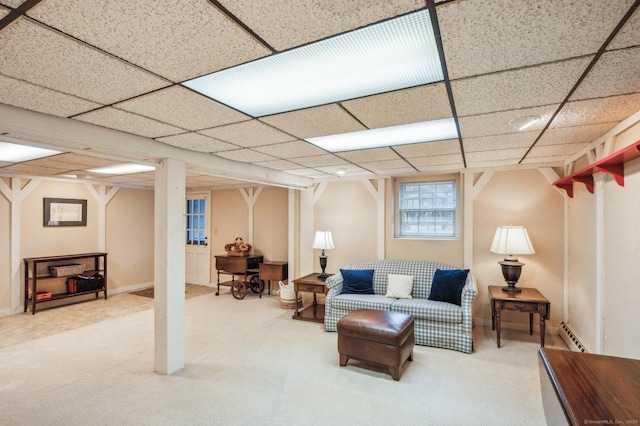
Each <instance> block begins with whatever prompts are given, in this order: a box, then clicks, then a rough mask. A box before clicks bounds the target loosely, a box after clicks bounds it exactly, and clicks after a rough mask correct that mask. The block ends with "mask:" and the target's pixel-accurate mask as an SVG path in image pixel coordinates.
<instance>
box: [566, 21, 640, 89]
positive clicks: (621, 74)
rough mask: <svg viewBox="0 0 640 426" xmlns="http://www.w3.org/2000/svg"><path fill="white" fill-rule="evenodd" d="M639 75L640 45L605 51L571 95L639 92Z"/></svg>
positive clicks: (639, 30) (639, 29)
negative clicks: (632, 47)
mask: <svg viewBox="0 0 640 426" xmlns="http://www.w3.org/2000/svg"><path fill="white" fill-rule="evenodd" d="M638 32H640V28H638ZM639 75H640V47H638V48H635V49H625V50H618V51H615V52H605V53H604V54H603V55H602V56H601V57H600V59H599V60H598V62H596V64H595V65H594V67H593V68H592V69H591V71H589V74H587V76H586V77H585V79H584V80H583V81H582V83H581V84H580V86H578V88H577V89H576V91H575V92H574V93H573V94H572V95H571V100H572V101H575V100H580V99H590V98H603V97H605V96H615V95H625V94H628V93H638V92H640V78H638V76H639Z"/></svg>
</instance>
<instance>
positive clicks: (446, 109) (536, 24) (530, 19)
mask: <svg viewBox="0 0 640 426" xmlns="http://www.w3.org/2000/svg"><path fill="white" fill-rule="evenodd" d="M0 4H1V5H3V6H0V57H1V58H2V60H1V61H0V104H6V105H11V106H14V107H18V108H22V109H25V110H30V111H37V112H40V113H44V114H49V115H52V116H57V117H64V118H68V119H71V120H76V121H78V122H84V123H90V124H91V125H94V126H100V127H102V128H108V129H115V130H118V131H121V132H125V133H127V134H131V135H137V136H143V137H145V138H149V139H155V143H157V144H160V145H162V146H164V147H166V146H167V145H170V146H171V147H172V148H173V149H175V148H178V149H180V150H184V151H187V152H191V153H197V154H198V155H202V156H205V155H206V156H210V157H207V158H214V157H220V158H223V159H229V160H232V161H236V162H237V167H238V169H239V168H242V167H246V165H247V163H252V164H253V165H255V166H259V167H260V168H264V169H266V170H267V171H269V170H271V171H278V172H284V173H288V174H289V175H292V176H293V177H304V178H309V179H313V180H322V179H335V178H336V171H337V169H339V168H341V169H345V170H346V177H347V178H348V177H350V176H354V177H360V176H369V177H375V176H393V175H405V174H408V173H416V172H420V173H423V172H424V173H440V172H450V171H459V170H464V169H465V168H474V169H475V168H479V169H482V168H492V167H505V166H506V167H511V168H517V167H519V166H520V165H529V164H535V165H544V166H551V167H555V166H560V165H562V164H563V162H564V161H565V160H566V159H567V158H569V157H572V156H573V155H575V154H576V153H577V152H579V151H580V150H582V149H583V148H584V147H585V146H586V145H588V144H589V143H590V142H592V141H593V140H595V139H597V138H598V137H599V136H601V135H602V134H604V133H606V132H607V131H609V130H610V129H611V128H613V127H614V126H615V125H616V124H617V123H619V122H620V121H622V120H624V119H625V118H627V117H629V116H630V115H632V114H634V113H635V112H637V111H638V110H640V12H638V11H637V10H636V11H635V12H633V14H632V15H631V16H630V18H629V20H628V21H627V22H626V24H625V25H623V26H622V27H621V29H620V31H619V33H618V34H617V35H616V36H615V37H613V38H612V40H611V42H610V43H609V45H608V46H606V51H605V52H604V53H602V55H601V56H600V57H599V58H598V60H597V61H596V62H595V64H594V65H593V67H592V68H591V69H589V65H590V63H591V62H592V60H593V59H594V58H597V54H598V51H599V49H601V47H602V46H603V45H604V43H605V41H606V40H607V39H608V38H609V37H610V35H611V34H612V32H613V31H614V29H615V28H616V27H617V26H618V24H619V23H620V22H621V20H622V19H623V17H624V16H625V14H626V13H627V12H628V11H630V8H631V7H632V6H634V5H637V4H638V1H636V0H611V1H606V2H603V1H600V0H540V1H536V2H531V1H529V0H465V1H461V0H457V1H456V0H452V1H449V0H443V1H436V2H435V6H434V7H435V10H436V13H437V19H438V24H439V28H440V33H441V40H442V48H443V54H444V58H445V61H446V71H447V73H448V77H449V81H444V82H439V83H434V84H429V85H423V86H418V87H413V88H408V89H404V90H397V91H393V92H389V93H381V94H376V95H372V96H367V97H363V98H358V99H350V100H346V101H343V102H337V103H333V104H328V105H320V106H316V107H310V108H306V109H301V110H297V111H291V112H285V113H281V114H275V115H271V116H266V117H258V118H252V117H249V116H247V115H245V114H243V113H241V112H238V111H236V110H234V109H232V108H229V107H228V106H225V105H223V104H221V103H218V102H216V101H214V100H212V99H209V98H205V97H203V96H201V95H199V94H196V93H195V92H193V91H191V90H189V89H186V88H184V87H183V86H181V85H180V83H182V82H183V81H185V80H188V79H191V78H194V77H198V76H201V75H205V74H208V73H212V72H215V71H218V70H221V69H226V68H229V67H233V66H235V65H240V64H242V63H246V62H248V61H252V60H256V59H259V58H262V57H266V56H269V55H271V54H276V53H277V52H281V51H283V50H287V49H291V48H295V47H297V46H300V45H304V44H307V43H311V42H314V41H316V40H321V39H324V38H327V37H331V36H333V35H337V34H341V33H344V32H347V31H351V30H354V29H357V28H361V27H363V26H367V25H371V24H374V23H377V22H380V21H383V20H387V19H392V18H394V17H397V16H400V15H403V14H407V13H411V12H414V11H418V10H423V9H424V8H425V7H427V6H428V2H427V1H426V0H398V1H393V2H389V1H372V0H355V1H349V2H345V1H338V0H327V1H297V0H261V1H259V2H256V1H252V0H211V1H207V0H180V1H178V0H139V1H135V2H133V1H130V2H122V1H118V0H85V1H82V2H78V1H74V0H42V1H41V2H39V3H38V4H37V5H36V6H34V7H32V8H31V9H29V10H26V9H25V10H22V11H20V10H14V9H17V8H19V7H21V6H23V7H25V8H26V3H25V2H23V1H22V0H0ZM12 11H13V14H10V12H12ZM16 14H17V19H14V20H11V21H10V20H9V18H12V16H14V15H16ZM3 22H4V24H3ZM585 70H588V72H587V73H586V76H585V78H584V79H583V80H582V81H581V82H580V84H579V85H578V86H577V88H576V90H575V91H574V92H573V93H571V90H572V89H573V88H574V86H575V85H576V84H577V83H578V82H579V81H580V78H581V76H582V75H583V73H585ZM447 84H450V90H451V92H450V93H449V91H448V87H447ZM565 102H566V103H565ZM560 107H561V108H560ZM556 113H557V114H556ZM454 114H455V117H456V119H457V120H458V123H459V127H460V132H461V134H460V140H457V139H454V140H448V141H440V142H429V143H417V144H412V145H402V146H392V147H385V148H378V149H371V150H360V151H351V152H340V153H337V154H332V153H329V152H326V151H324V150H322V149H320V148H318V147H316V146H314V145H312V144H310V143H308V142H306V141H305V140H304V139H305V138H311V137H318V136H326V135H331V134H338V133H346V132H354V131H361V130H366V129H375V128H381V127H387V126H394V125H399V124H408V123H415V122H420V121H427V120H434V119H440V118H446V117H451V116H452V115H454ZM529 115H531V116H538V117H541V120H540V121H538V122H537V123H536V124H534V125H533V126H532V127H530V128H529V129H527V130H526V131H525V132H518V131H516V130H515V129H514V128H513V127H512V126H510V125H509V121H510V120H512V119H514V118H517V117H522V116H529ZM88 129H90V128H88ZM3 132H7V133H11V140H12V141H15V140H18V141H20V140H22V141H24V143H25V144H32V143H33V142H32V141H34V135H33V134H30V133H28V132H25V134H18V132H15V131H13V130H12V131H5V130H2V129H1V128H0V133H3ZM35 139H37V140H35V141H34V142H36V145H38V146H41V145H43V144H44V145H49V146H51V147H54V148H55V147H57V148H55V149H59V150H64V149H61V148H65V147H66V148H68V149H67V150H64V151H65V152H66V153H65V154H60V155H58V156H55V157H52V158H50V159H49V160H47V159H42V160H33V161H28V162H24V163H19V164H13V163H6V162H2V159H0V174H5V175H6V174H9V175H11V174H20V175H24V174H34V175H53V176H63V175H65V174H69V173H71V172H73V171H81V170H86V169H88V168H91V167H95V165H94V164H95V163H100V164H102V163H113V162H116V161H121V160H122V159H123V157H125V158H129V159H130V160H131V161H135V160H149V161H155V160H157V158H156V153H155V152H151V151H150V152H147V153H144V152H140V150H139V149H135V150H134V149H132V150H131V151H130V152H128V151H127V150H126V149H117V150H116V149H110V148H109V147H108V146H106V145H99V146H91V147H86V146H83V145H82V142H81V141H78V140H69V141H68V142H67V143H63V142H61V141H60V140H58V139H55V138H51V139H50V140H48V139H47V135H44V134H38V137H37V138H35ZM160 145H159V146H160ZM79 150H81V152H80V153H78V151H79ZM69 151H75V153H69ZM158 151H162V150H161V149H159V150H158ZM525 154H526V155H525ZM198 167H200V166H196V165H195V164H188V170H189V174H188V176H187V185H188V186H189V187H197V188H204V187H212V188H223V187H234V186H240V185H242V181H240V180H234V179H233V176H228V175H227V174H226V173H220V171H219V170H216V169H215V166H213V167H211V168H209V169H206V170H205V169H198ZM273 173H277V172H273ZM216 174H222V175H224V176H225V177H214V176H212V175H216ZM102 180H103V181H105V182H111V183H114V184H122V185H128V186H136V185H137V186H142V187H153V173H142V174H136V175H128V176H117V177H110V178H102ZM245 184H246V185H251V184H252V183H250V182H249V183H245Z"/></svg>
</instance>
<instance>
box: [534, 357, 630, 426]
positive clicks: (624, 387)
mask: <svg viewBox="0 0 640 426" xmlns="http://www.w3.org/2000/svg"><path fill="white" fill-rule="evenodd" d="M538 354H539V358H538V361H539V370H540V389H541V392H542V404H543V406H544V414H545V418H546V421H547V424H549V425H559V424H570V425H590V424H591V425H602V424H604V425H637V424H638V423H639V422H640V360H637V359H628V358H618V357H613V356H606V355H596V354H589V353H582V352H571V351H566V350H559V349H540V350H539V353H538Z"/></svg>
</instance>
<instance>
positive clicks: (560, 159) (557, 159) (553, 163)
mask: <svg viewBox="0 0 640 426" xmlns="http://www.w3.org/2000/svg"><path fill="white" fill-rule="evenodd" d="M565 158H566V156H564V155H557V156H549V157H529V156H527V157H525V159H524V160H522V162H521V163H520V164H544V165H545V166H546V167H562V166H563V165H564V160H565Z"/></svg>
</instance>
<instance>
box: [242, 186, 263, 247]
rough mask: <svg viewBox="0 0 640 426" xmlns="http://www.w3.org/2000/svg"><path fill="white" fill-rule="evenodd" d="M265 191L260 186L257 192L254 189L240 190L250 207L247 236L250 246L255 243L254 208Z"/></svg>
mask: <svg viewBox="0 0 640 426" xmlns="http://www.w3.org/2000/svg"><path fill="white" fill-rule="evenodd" d="M263 189H264V187H263V186H259V187H258V189H257V190H256V191H254V189H253V188H248V189H244V188H238V190H239V191H240V194H242V198H244V201H245V202H246V203H247V206H249V235H247V240H248V241H247V242H248V243H249V244H254V241H253V222H254V220H253V217H254V206H255V204H256V201H258V198H260V194H261V193H262V190H263Z"/></svg>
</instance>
